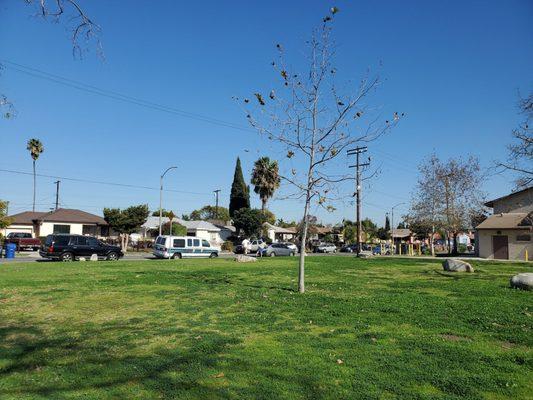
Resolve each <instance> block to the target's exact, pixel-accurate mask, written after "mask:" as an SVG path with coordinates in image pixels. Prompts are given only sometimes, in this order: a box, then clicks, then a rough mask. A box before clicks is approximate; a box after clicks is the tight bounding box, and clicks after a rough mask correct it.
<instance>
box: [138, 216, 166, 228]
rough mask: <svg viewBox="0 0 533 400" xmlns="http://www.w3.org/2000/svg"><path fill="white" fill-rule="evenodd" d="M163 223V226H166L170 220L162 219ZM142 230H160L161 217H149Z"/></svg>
mask: <svg viewBox="0 0 533 400" xmlns="http://www.w3.org/2000/svg"><path fill="white" fill-rule="evenodd" d="M161 222H162V223H163V224H166V223H167V222H168V218H167V217H162V218H161ZM141 228H144V229H155V228H159V217H153V216H149V217H148V218H146V222H145V223H144V224H142V225H141Z"/></svg>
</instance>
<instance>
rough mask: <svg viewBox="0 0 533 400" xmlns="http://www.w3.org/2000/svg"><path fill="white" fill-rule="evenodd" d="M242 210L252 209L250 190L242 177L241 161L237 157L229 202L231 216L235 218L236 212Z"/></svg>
mask: <svg viewBox="0 0 533 400" xmlns="http://www.w3.org/2000/svg"><path fill="white" fill-rule="evenodd" d="M241 208H250V188H249V187H248V186H246V183H245V182H244V176H243V175H242V168H241V160H240V159H239V157H237V164H236V165H235V173H234V175H233V183H232V184H231V194H230V200H229V215H230V216H231V217H232V218H233V217H234V216H235V212H236V211H237V210H240V209H241Z"/></svg>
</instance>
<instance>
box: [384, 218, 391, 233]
mask: <svg viewBox="0 0 533 400" xmlns="http://www.w3.org/2000/svg"><path fill="white" fill-rule="evenodd" d="M385 231H386V232H388V231H390V220H389V216H388V215H386V216H385Z"/></svg>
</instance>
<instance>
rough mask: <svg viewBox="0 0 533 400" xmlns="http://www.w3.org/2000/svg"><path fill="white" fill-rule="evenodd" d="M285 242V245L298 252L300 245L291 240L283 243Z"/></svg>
mask: <svg viewBox="0 0 533 400" xmlns="http://www.w3.org/2000/svg"><path fill="white" fill-rule="evenodd" d="M282 244H284V245H285V246H287V247H288V248H289V249H291V250H293V251H294V254H296V253H298V246H296V245H295V244H294V243H291V242H284V243H282Z"/></svg>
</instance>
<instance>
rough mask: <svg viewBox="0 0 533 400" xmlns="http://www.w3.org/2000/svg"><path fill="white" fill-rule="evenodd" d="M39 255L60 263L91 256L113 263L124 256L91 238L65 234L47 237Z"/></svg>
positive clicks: (114, 248)
mask: <svg viewBox="0 0 533 400" xmlns="http://www.w3.org/2000/svg"><path fill="white" fill-rule="evenodd" d="M39 254H40V256H41V257H44V258H49V259H52V260H61V261H73V260H75V259H76V258H80V257H85V258H90V257H91V256H92V255H93V254H96V255H97V256H98V258H99V259H104V260H113V261H114V260H118V259H119V258H120V257H122V256H124V253H122V251H121V250H120V247H118V246H111V245H108V244H105V243H102V242H101V241H99V240H98V239H96V238H94V237H91V236H82V235H66V234H56V235H48V236H47V237H46V240H45V241H44V244H43V245H42V246H41V249H40V250H39Z"/></svg>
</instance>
